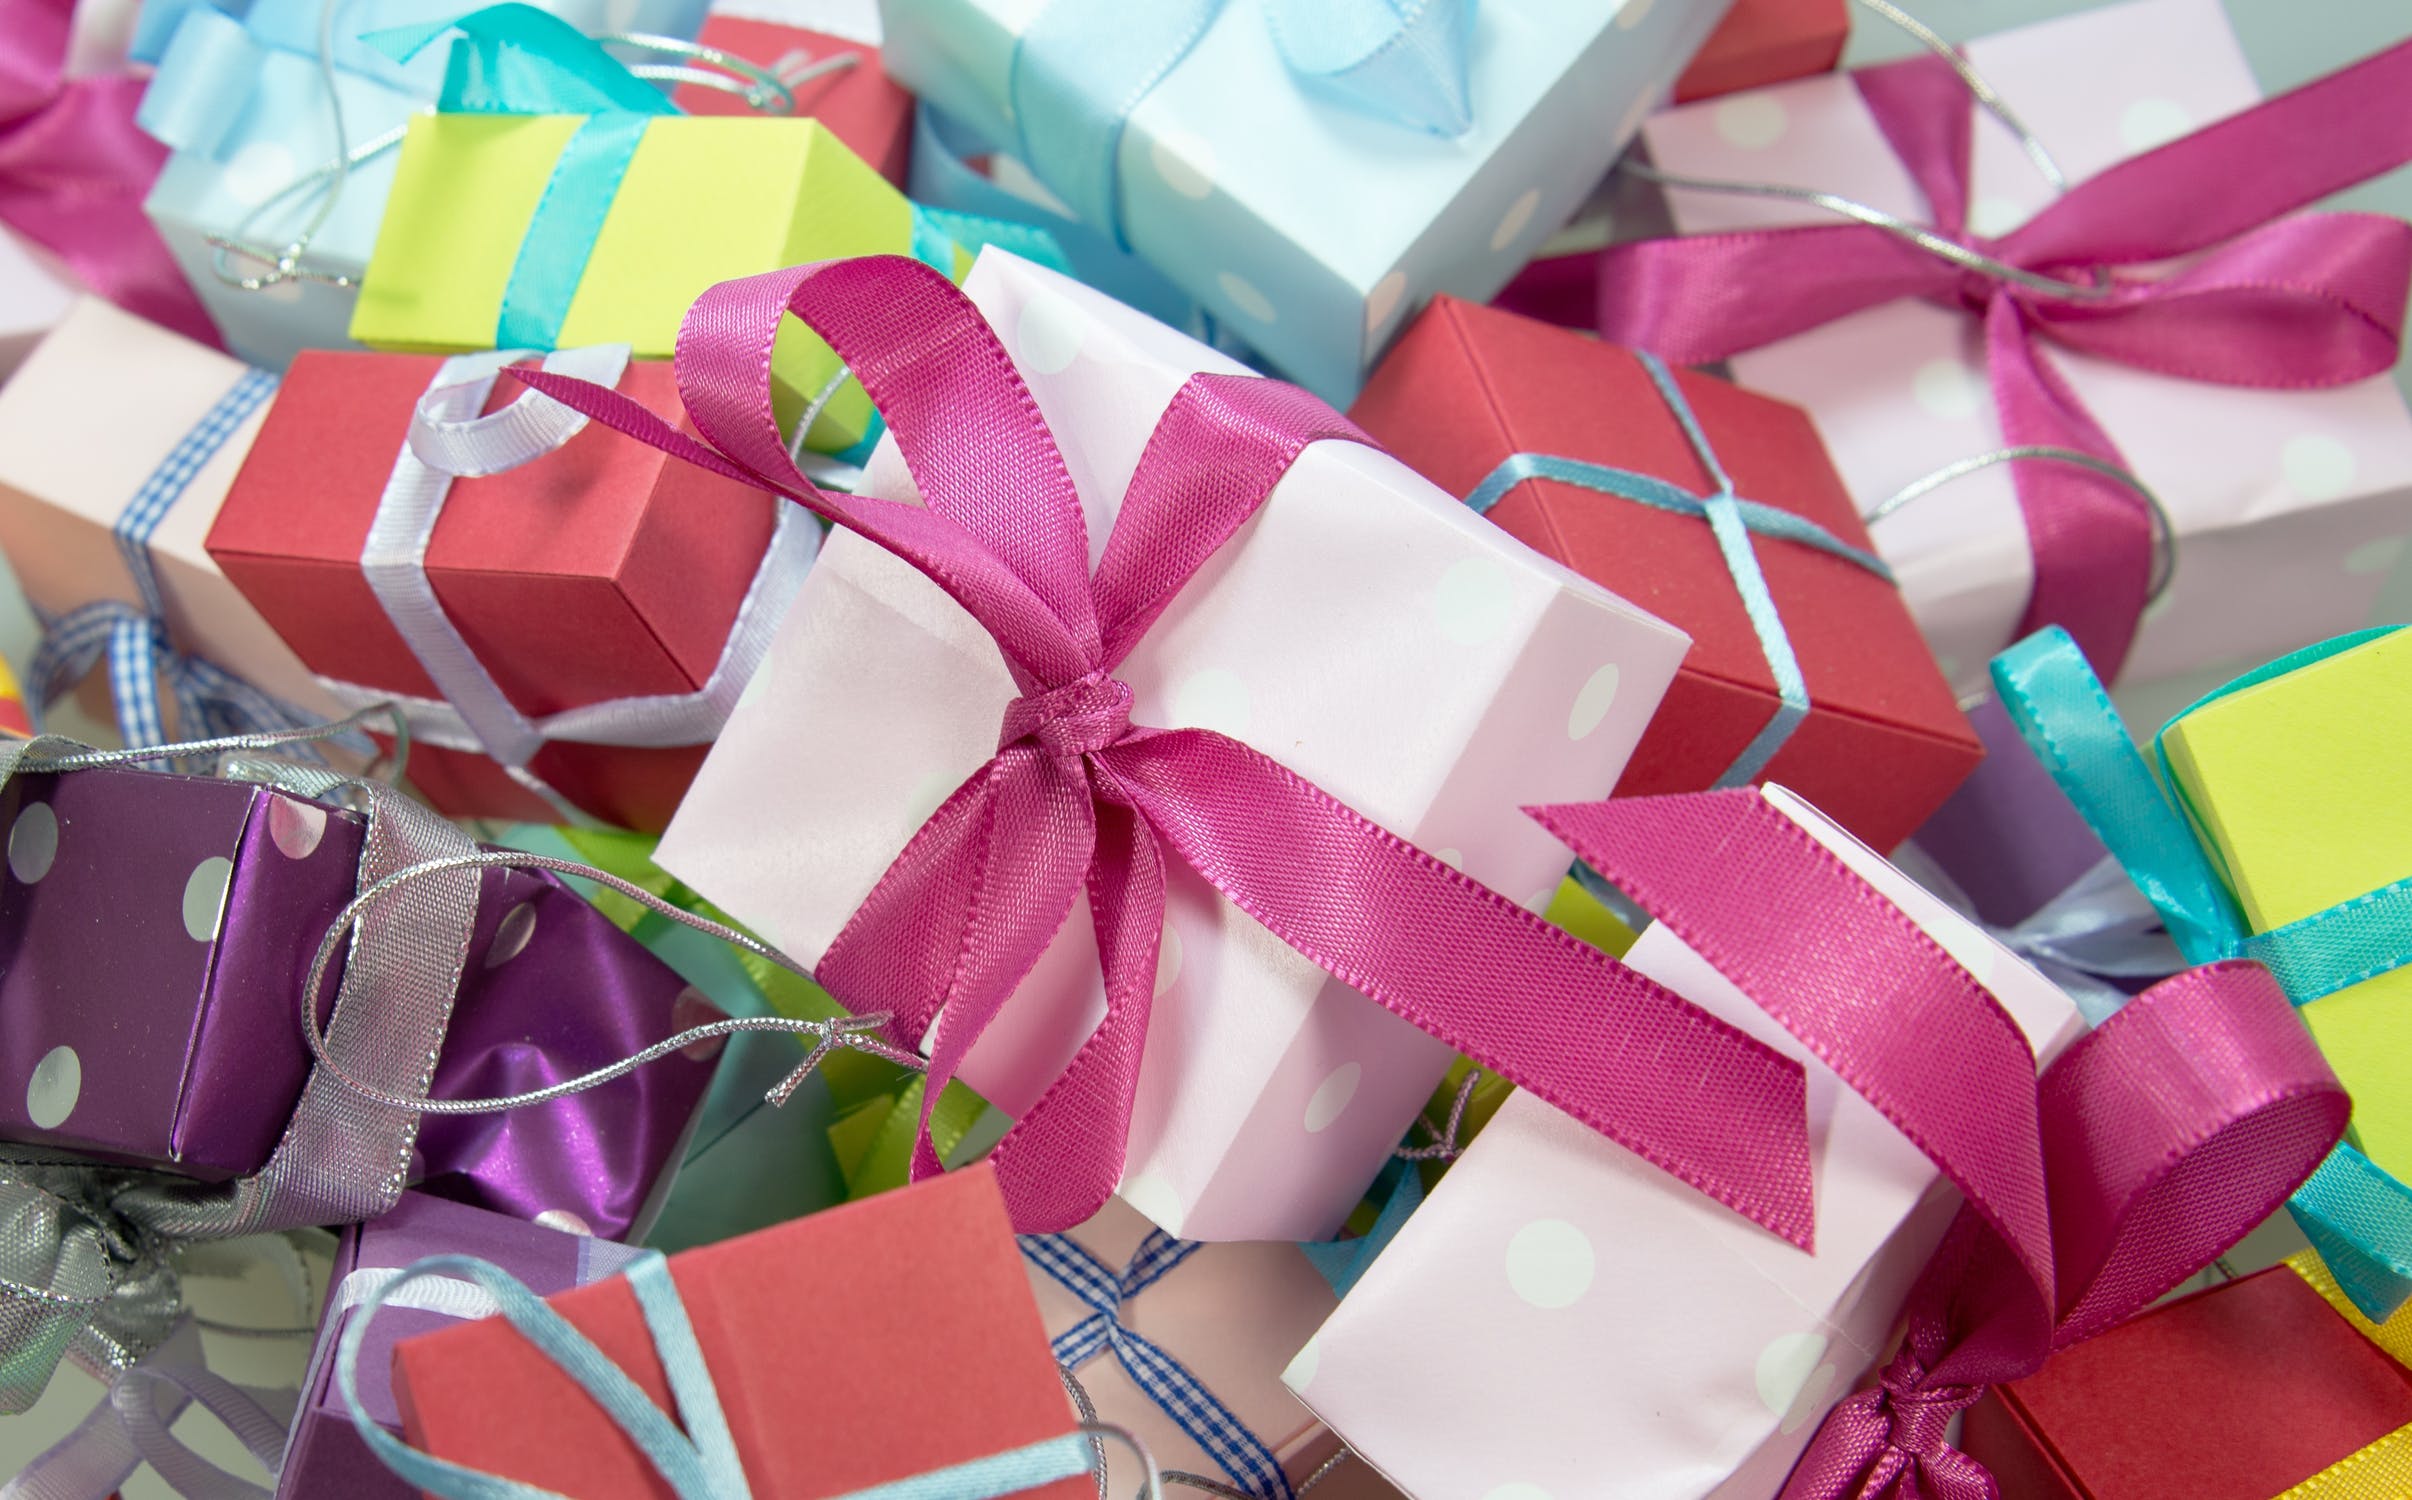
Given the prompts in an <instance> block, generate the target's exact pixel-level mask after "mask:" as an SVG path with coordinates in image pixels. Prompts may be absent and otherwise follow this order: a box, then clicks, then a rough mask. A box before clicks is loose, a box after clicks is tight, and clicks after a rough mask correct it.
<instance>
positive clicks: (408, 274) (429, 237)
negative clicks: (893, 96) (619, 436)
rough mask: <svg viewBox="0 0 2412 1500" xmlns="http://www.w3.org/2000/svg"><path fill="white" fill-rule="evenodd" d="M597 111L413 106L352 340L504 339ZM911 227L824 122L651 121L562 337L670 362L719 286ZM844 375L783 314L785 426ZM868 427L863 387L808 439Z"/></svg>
mask: <svg viewBox="0 0 2412 1500" xmlns="http://www.w3.org/2000/svg"><path fill="white" fill-rule="evenodd" d="M587 119H588V117H587V116H585V115H514V114H477V113H449V112H445V113H435V114H421V115H417V116H414V117H413V118H412V120H411V122H410V125H409V128H408V131H407V133H406V134H405V135H404V137H403V140H402V154H401V160H400V162H399V163H398V165H397V167H396V169H395V173H394V187H393V194H392V196H391V197H390V198H389V199H388V200H387V206H386V213H385V219H384V222H383V224H382V225H381V227H380V228H379V230H378V233H377V245H376V249H375V251H374V252H373V253H372V254H371V256H370V259H369V263H368V269H367V273H366V275H365V276H364V278H363V280H362V283H361V288H360V300H359V304H358V307H357V308H356V310H355V311H354V313H353V315H352V337H353V338H355V339H357V340H359V341H360V342H361V343H364V344H368V345H370V346H372V347H374V348H379V349H395V350H405V351H413V352H420V353H459V352H462V351H466V350H474V349H491V348H494V347H495V329H496V325H497V323H498V321H499V319H500V317H501V310H502V303H503V293H504V288H505V287H506V286H507V285H508V284H509V282H510V280H511V271H512V267H513V265H514V264H515V263H516V262H517V260H518V258H519V252H520V244H521V242H522V240H523V239H524V238H525V237H526V235H527V231H528V226H529V224H530V222H531V221H532V220H533V219H534V218H535V216H536V211H537V205H538V204H539V202H541V201H542V200H543V198H544V196H545V192H546V189H547V187H548V186H549V185H550V184H551V182H552V180H553V169H554V167H555V165H556V163H558V162H559V161H560V160H561V154H562V150H563V148H564V147H566V146H567V145H568V144H569V141H570V138H571V137H572V136H573V135H575V134H577V132H578V130H579V128H580V127H581V126H582V125H584V124H585V123H586V121H587ZM913 228H914V226H913V210H912V206H911V205H910V204H909V203H907V202H906V201H905V199H904V196H903V195H902V194H900V193H898V192H897V191H896V189H895V187H894V186H893V185H891V184H890V183H889V182H888V181H887V179H885V178H883V177H881V176H880V175H879V173H878V172H876V171H874V170H872V168H871V167H870V166H869V165H867V164H866V163H865V162H864V161H863V160H862V158H860V157H858V156H856V155H855V154H854V153H853V152H852V151H850V150H848V149H847V148H846V146H845V144H844V143H843V142H841V141H839V140H838V138H837V137H836V136H834V135H832V134H830V133H829V131H828V130H826V129H824V128H823V127H822V126H821V125H820V123H819V122H817V121H814V120H809V119H794V118H756V117H750V116H696V117H690V116H682V115H662V116H658V117H654V118H652V119H650V120H648V121H647V122H646V124H645V126H644V136H643V138H642V140H641V141H639V143H638V145H637V148H636V154H635V156H634V158H633V159H632V160H630V162H629V164H628V170H627V174H626V175H625V176H624V177H623V178H622V179H621V181H620V185H619V191H618V193H617V195H616V196H614V197H613V199H612V200H611V207H610V211H609V213H608V214H607V215H606V216H605V218H604V220H603V225H602V228H601V229H600V230H599V231H598V232H597V233H596V235H595V239H594V246H593V250H592V252H591V254H590V255H589V256H588V258H587V261H586V267H585V272H584V275H583V276H582V277H581V278H580V280H579V282H578V286H577V291H576V294H575V295H574V296H573V297H572V299H571V301H570V304H569V309H568V312H567V314H566V315H565V316H564V317H563V319H562V322H561V330H560V336H559V338H558V339H557V340H556V342H557V343H558V344H559V346H560V347H563V348H575V347H578V346H581V345H585V344H627V345H629V346H630V347H631V349H632V350H633V351H634V353H635V355H636V357H637V358H639V359H667V358H669V357H670V356H671V354H672V353H673V352H674V349H675V345H676V343H677V340H678V325H679V321H680V319H682V318H684V317H685V316H686V312H687V308H688V306H689V304H691V303H693V302H694V300H695V299H696V297H697V296H698V295H700V294H701V293H702V292H703V291H704V290H705V289H706V288H707V287H710V286H712V285H714V284H715V283H718V282H722V281H733V280H735V279H737V278H739V277H744V276H752V275H757V274H759V273H761V272H764V271H774V270H778V269H780V268H781V267H784V266H797V265H804V264H806V263H808V262H812V261H820V260H834V259H840V258H843V257H846V256H854V255H878V254H885V253H890V252H893V253H897V254H911V253H912V251H913V247H914V236H913ZM837 372H838V359H837V356H836V354H835V353H834V352H832V351H831V349H830V348H829V346H828V345H827V344H825V343H823V342H821V340H820V339H819V338H818V337H817V336H815V335H814V334H813V333H812V332H811V331H810V330H808V329H806V328H804V327H803V326H802V325H801V324H798V323H794V322H790V323H788V325H787V326H786V327H785V328H784V329H783V330H782V331H781V333H780V335H779V342H778V344H777V346H776V348H775V349H774V351H773V354H772V358H771V373H772V377H773V379H774V382H775V384H776V387H777V398H778V411H779V415H780V418H781V420H783V421H793V420H795V419H796V418H797V417H798V416H799V415H800V414H801V413H802V412H803V411H804V410H805V409H806V408H807V407H808V406H810V404H811V402H812V400H813V398H814V397H815V396H817V395H818V394H819V393H820V392H821V391H822V389H823V388H824V387H825V386H827V385H828V384H829V382H830V380H831V379H832V378H833V377H834V376H835V375H836V374H837ZM870 420H871V406H870V402H869V400H868V399H867V398H865V397H864V395H863V393H862V390H861V388H860V387H859V386H856V385H853V384H852V383H851V382H850V383H848V385H847V386H846V388H845V389H844V390H842V391H840V392H839V393H838V394H837V395H836V396H835V397H833V398H832V399H831V400H830V402H829V404H828V405H827V406H826V407H825V408H824V409H823V410H822V412H821V415H820V417H819V419H818V420H817V421H816V422H815V424H814V427H813V431H812V438H811V446H813V447H814V448H816V449H820V450H822V451H826V452H837V451H842V450H844V449H846V448H849V447H851V446H853V445H854V444H855V443H857V442H859V441H860V440H861V439H862V438H863V436H864V435H865V433H866V432H867V431H868V430H869V423H870Z"/></svg>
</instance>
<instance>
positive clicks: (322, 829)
mask: <svg viewBox="0 0 2412 1500" xmlns="http://www.w3.org/2000/svg"><path fill="white" fill-rule="evenodd" d="M326 836H327V810H326V809H325V808H323V807H320V806H319V805H318V804H317V803H315V802H300V801H296V800H294V799H293V798H291V797H271V798H269V799H268V838H269V842H271V843H273V844H275V845H276V849H277V852H278V853H279V854H282V855H284V856H285V858H287V859H308V858H309V857H310V856H311V855H312V854H313V853H315V852H316V851H317V849H318V841H319V840H320V839H323V838H325V837H326Z"/></svg>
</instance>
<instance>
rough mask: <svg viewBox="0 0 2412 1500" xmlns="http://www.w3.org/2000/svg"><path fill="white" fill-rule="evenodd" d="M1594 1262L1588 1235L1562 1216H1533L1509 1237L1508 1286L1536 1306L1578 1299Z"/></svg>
mask: <svg viewBox="0 0 2412 1500" xmlns="http://www.w3.org/2000/svg"><path fill="white" fill-rule="evenodd" d="M1597 1264H1598V1261H1597V1257H1596V1256H1595V1255H1594V1254H1593V1251H1592V1248H1591V1240H1590V1239H1589V1237H1588V1236H1586V1235H1585V1234H1584V1233H1583V1231H1582V1230H1580V1229H1577V1228H1576V1227H1575V1226H1574V1225H1572V1224H1569V1223H1567V1222H1566V1221H1565V1220H1564V1219H1535V1220H1533V1221H1532V1222H1531V1223H1529V1224H1527V1225H1525V1226H1524V1227H1523V1228H1522V1229H1519V1230H1517V1231H1516V1232H1515V1234H1514V1235H1512V1236H1510V1237H1509V1239H1508V1244H1507V1279H1508V1287H1509V1289H1510V1290H1512V1291H1514V1292H1515V1294H1516V1295H1517V1296H1519V1297H1521V1298H1523V1299H1524V1300H1525V1301H1526V1302H1528V1303H1530V1304H1532V1305H1533V1306H1535V1307H1539V1308H1552V1309H1554V1308H1560V1307H1572V1306H1573V1305H1574V1304H1575V1303H1577V1302H1579V1301H1581V1300H1582V1298H1583V1294H1584V1293H1585V1292H1588V1291H1590V1290H1591V1277H1592V1272H1593V1270H1594V1269H1595V1267H1596V1266H1597Z"/></svg>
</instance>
